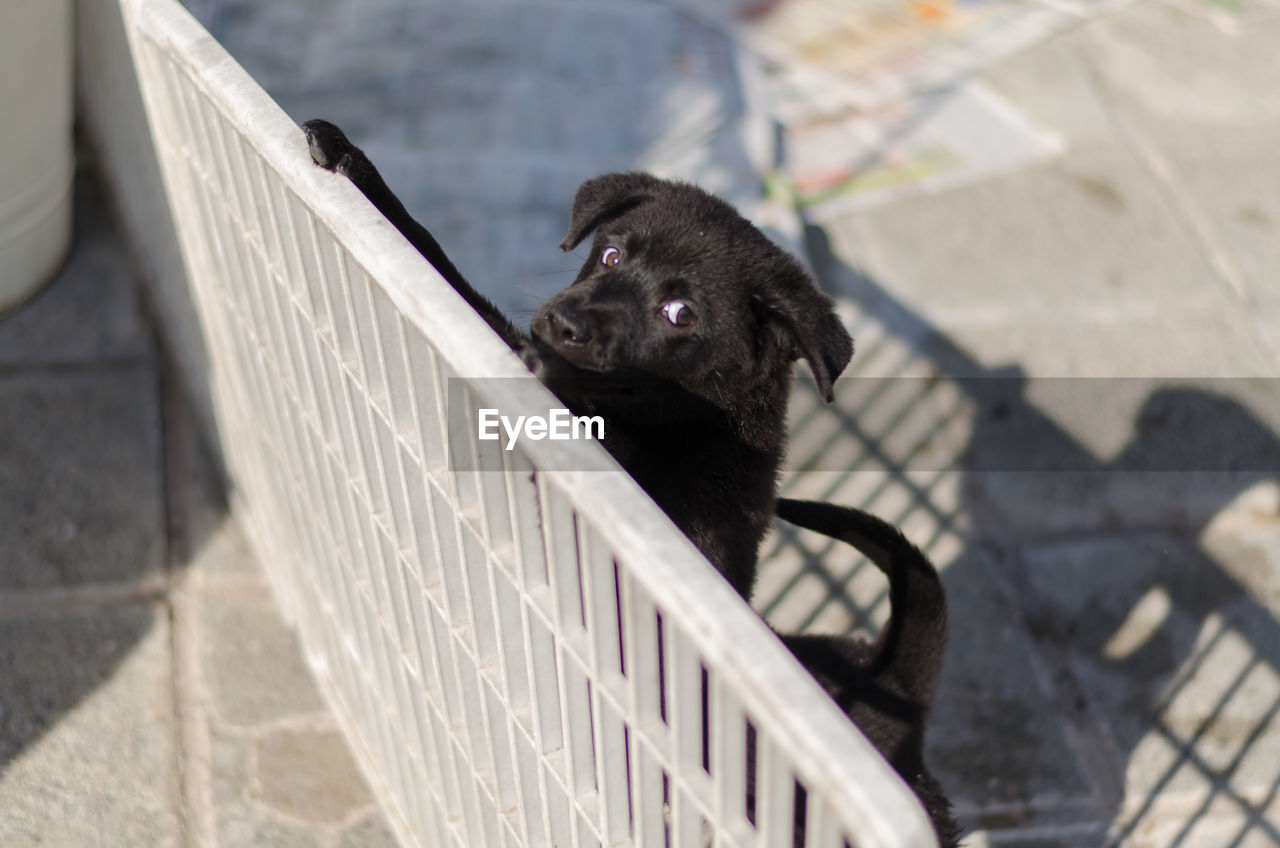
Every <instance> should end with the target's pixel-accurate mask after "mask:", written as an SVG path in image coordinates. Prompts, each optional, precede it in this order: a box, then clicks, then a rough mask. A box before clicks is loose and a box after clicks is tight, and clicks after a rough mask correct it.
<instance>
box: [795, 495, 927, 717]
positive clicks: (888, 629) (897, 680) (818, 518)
mask: <svg viewBox="0 0 1280 848" xmlns="http://www.w3.org/2000/svg"><path fill="white" fill-rule="evenodd" d="M776 511H777V514H778V517H779V518H781V519H783V520H784V521H788V522H790V523H791V524H794V525H796V526H797V527H804V528H806V529H808V530H813V531H816V532H818V533H821V534H823V535H824V536H830V537H831V538H833V539H837V540H839V541H841V542H844V543H845V544H848V545H852V546H853V547H854V548H856V549H857V550H858V551H860V552H861V553H862V554H863V555H865V556H866V557H867V558H868V559H870V560H871V561H872V562H873V563H875V565H876V567H877V568H879V569H880V570H881V571H883V572H884V574H885V576H886V577H887V578H889V604H890V613H889V623H888V624H887V625H886V626H885V628H884V630H883V631H882V632H881V634H880V637H879V639H877V641H876V645H875V654H874V656H873V658H872V660H871V665H870V667H869V668H868V671H870V672H871V673H872V674H873V676H874V677H876V678H877V679H880V680H887V681H892V682H893V684H894V688H895V689H897V691H899V692H900V693H902V694H903V695H905V696H907V697H908V698H911V699H912V700H915V701H917V702H918V703H920V704H928V703H929V702H930V701H932V700H933V691H934V687H935V685H936V683H937V680H938V674H939V673H940V672H941V670H942V657H943V654H944V653H945V650H946V645H947V598H946V593H945V591H944V590H943V588H942V581H940V580H939V579H938V572H937V570H936V569H934V567H933V564H932V563H931V562H929V559H928V558H927V557H926V556H925V555H924V554H923V553H921V551H920V549H919V548H917V547H916V546H915V545H913V544H911V542H909V541H907V538H906V537H905V536H903V535H902V533H901V532H899V531H898V529H897V528H896V527H893V526H892V525H890V524H888V523H887V522H885V521H882V520H880V519H879V518H876V517H875V516H874V515H871V514H870V513H866V512H863V511H862V510H859V509H854V508H852V507H844V506H836V505H834V504H827V503H819V502H816V501H797V500H790V499H788V498H779V499H778V502H777V508H776Z"/></svg>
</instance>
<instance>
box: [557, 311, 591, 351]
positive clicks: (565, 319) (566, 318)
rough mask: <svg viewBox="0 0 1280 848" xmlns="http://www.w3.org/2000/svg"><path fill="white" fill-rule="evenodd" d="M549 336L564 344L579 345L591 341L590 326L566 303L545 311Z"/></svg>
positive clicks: (579, 313) (584, 317)
mask: <svg viewBox="0 0 1280 848" xmlns="http://www.w3.org/2000/svg"><path fill="white" fill-rule="evenodd" d="M547 324H548V329H549V330H550V331H551V332H550V333H549V335H550V336H551V337H552V338H553V339H554V340H556V341H558V342H563V343H564V344H571V345H580V344H586V343H587V342H589V341H591V325H590V324H588V323H587V316H585V315H583V314H582V313H581V312H579V311H578V310H577V309H575V308H574V307H573V306H571V305H570V304H567V303H557V304H555V306H553V307H552V308H551V309H549V310H547Z"/></svg>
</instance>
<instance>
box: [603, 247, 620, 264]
mask: <svg viewBox="0 0 1280 848" xmlns="http://www.w3.org/2000/svg"><path fill="white" fill-rule="evenodd" d="M621 261H622V251H621V250H618V248H616V247H606V248H605V249H604V252H603V253H601V254H600V264H601V265H608V266H610V267H612V266H614V265H617V264H618V263H619V262H621Z"/></svg>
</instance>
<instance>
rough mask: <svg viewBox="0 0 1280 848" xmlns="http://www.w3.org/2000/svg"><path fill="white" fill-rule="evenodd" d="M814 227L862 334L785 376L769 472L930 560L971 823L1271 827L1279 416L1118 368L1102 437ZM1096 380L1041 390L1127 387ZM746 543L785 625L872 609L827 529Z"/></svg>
mask: <svg viewBox="0 0 1280 848" xmlns="http://www.w3.org/2000/svg"><path fill="white" fill-rule="evenodd" d="M809 238H810V242H811V243H810V251H811V254H812V256H813V259H814V261H815V264H816V265H817V266H818V269H819V275H820V276H821V277H823V281H824V285H825V286H826V287H827V288H828V290H829V291H833V292H835V293H837V294H839V295H845V296H851V297H852V299H853V300H854V302H855V303H856V305H857V307H858V309H859V310H860V317H859V318H858V320H857V321H856V322H855V326H854V335H855V338H859V337H860V331H861V336H862V338H861V339H860V341H864V344H862V345H860V347H859V353H858V355H857V356H855V359H854V362H853V364H852V366H851V368H850V370H849V372H847V374H846V379H845V380H844V381H842V385H841V389H840V391H839V392H838V394H839V395H843V396H844V399H843V400H839V401H838V402H837V404H836V405H835V406H833V407H826V406H824V405H823V404H821V403H820V402H819V401H818V400H817V397H816V393H815V392H814V391H813V389H812V387H811V386H810V385H809V384H808V383H801V384H800V385H799V387H798V389H797V398H796V401H795V404H794V406H793V421H792V427H793V436H792V445H793V448H792V454H791V457H790V460H789V468H790V469H792V470H793V471H794V472H795V473H794V474H793V475H792V476H791V477H790V478H789V479H788V480H787V481H786V483H785V485H784V494H787V495H790V496H798V497H816V498H820V499H826V500H831V501H835V502H840V503H845V504H850V505H854V506H859V507H862V508H866V509H869V510H871V511H872V512H875V513H877V514H879V515H881V516H882V517H884V518H886V519H888V520H890V521H892V522H894V523H896V524H898V525H900V526H902V527H903V528H904V530H905V532H907V534H908V536H909V537H911V538H912V540H913V541H914V542H916V543H917V544H918V545H920V547H922V548H923V549H924V550H926V552H928V553H929V554H930V555H931V557H933V558H934V559H935V561H936V562H937V563H938V564H939V566H940V567H942V568H943V570H944V582H945V583H946V586H947V589H948V593H949V598H950V602H951V630H952V635H951V642H950V646H949V653H948V660H947V670H946V673H945V675H944V679H943V683H942V687H941V691H940V694H939V696H938V700H937V703H936V705H935V708H934V713H933V718H932V726H931V730H930V733H931V738H930V756H931V760H932V762H933V765H934V767H935V769H936V771H937V773H938V774H939V776H940V778H941V779H942V781H943V783H944V786H946V788H947V789H948V791H949V792H950V794H951V795H952V797H953V800H954V801H956V803H957V806H958V808H959V811H960V812H961V814H962V817H963V819H964V820H965V823H966V824H967V825H968V827H969V828H972V829H990V830H993V831H994V830H1004V829H1015V830H1016V829H1019V828H1028V829H1030V828H1035V829H1037V831H1038V833H1037V838H1039V839H1042V840H1046V841H1045V842H1043V843H1042V842H1037V844H1055V845H1057V844H1062V845H1075V844H1081V845H1098V844H1109V845H1121V844H1131V843H1132V844H1160V845H1168V846H1182V847H1183V848H1191V846H1196V845H1204V844H1229V845H1244V844H1274V843H1275V842H1277V841H1280V822H1278V821H1277V819H1276V813H1275V811H1274V809H1271V810H1270V812H1269V813H1268V808H1269V807H1272V802H1273V801H1274V800H1275V797H1276V795H1277V792H1278V791H1280V760H1277V758H1276V756H1275V753H1274V752H1275V750H1276V745H1277V742H1280V723H1278V722H1277V721H1276V716H1277V714H1278V713H1280V622H1278V621H1277V613H1278V611H1280V604H1278V603H1277V592H1276V590H1275V586H1276V582H1277V575H1276V574H1275V573H1274V572H1275V570H1276V567H1277V560H1276V559H1275V557H1274V556H1272V557H1271V558H1270V559H1268V556H1267V554H1266V550H1267V545H1268V544H1271V545H1274V544H1275V540H1276V539H1278V538H1280V534H1277V532H1276V529H1275V526H1276V525H1275V520H1274V519H1275V506H1274V503H1272V501H1273V500H1274V495H1273V494H1272V495H1269V497H1270V498H1271V500H1268V499H1267V498H1268V490H1267V489H1266V487H1267V486H1268V485H1273V484H1274V482H1275V481H1276V480H1277V478H1278V477H1280V474H1278V472H1280V438H1278V437H1277V435H1276V433H1275V432H1274V431H1273V429H1271V427H1269V426H1268V425H1267V424H1266V423H1265V422H1264V421H1263V420H1261V418H1260V417H1259V416H1258V415H1256V414H1255V411H1254V410H1253V409H1251V406H1249V405H1245V404H1244V403H1242V402H1241V401H1240V400H1238V399H1237V397H1236V396H1237V395H1239V394H1241V393H1240V392H1238V391H1235V390H1236V389H1239V388H1241V386H1240V385H1235V384H1233V383H1232V381H1225V382H1224V383H1223V384H1222V385H1221V389H1222V390H1221V391H1219V390H1217V389H1216V388H1215V386H1214V385H1213V384H1207V385H1205V384H1197V385H1194V386H1187V385H1183V384H1182V382H1181V381H1169V380H1166V381H1152V382H1151V384H1150V385H1148V386H1137V387H1136V388H1137V389H1140V390H1141V391H1142V392H1144V393H1145V396H1144V397H1140V398H1138V402H1137V403H1130V404H1129V408H1130V409H1134V408H1136V412H1134V413H1131V415H1132V420H1123V421H1117V422H1116V423H1117V424H1118V425H1121V426H1123V427H1126V428H1128V429H1129V430H1131V434H1130V436H1129V437H1128V440H1127V443H1126V444H1124V447H1123V448H1122V449H1121V450H1119V451H1118V452H1117V453H1114V454H1111V455H1108V456H1106V457H1101V456H1098V455H1096V452H1095V451H1094V450H1092V449H1091V448H1090V447H1089V446H1087V445H1086V444H1084V443H1083V442H1082V441H1080V440H1079V439H1078V438H1076V436H1074V435H1073V434H1072V432H1069V431H1068V430H1067V429H1066V428H1064V427H1063V426H1062V425H1060V424H1059V423H1057V422H1056V421H1055V420H1054V419H1053V418H1051V417H1050V416H1049V415H1048V414H1046V413H1045V412H1043V411H1042V410H1041V409H1040V408H1039V407H1038V406H1037V405H1036V404H1035V403H1033V402H1032V401H1031V400H1030V399H1029V398H1028V396H1027V383H1026V381H1025V380H1023V379H1021V377H1020V375H1019V374H1018V372H1017V371H1016V370H1013V371H1005V370H1001V371H992V370H989V369H985V368H983V367H982V366H981V365H980V364H978V363H977V362H975V361H974V360H973V359H972V358H971V357H969V356H968V355H966V353H965V352H964V351H963V350H962V349H960V348H959V347H958V346H957V345H955V344H954V343H952V342H951V341H950V340H948V339H947V338H945V337H944V336H942V335H940V334H939V333H937V332H934V331H933V330H932V328H930V327H929V326H928V325H927V323H926V322H925V321H923V320H922V319H921V318H919V317H918V316H917V315H915V314H913V313H912V312H911V311H910V310H909V309H908V308H907V307H905V306H904V305H903V304H901V303H900V302H898V301H896V300H894V299H893V298H892V296H891V295H890V294H888V293H887V292H886V291H885V290H884V289H883V288H881V287H880V286H878V285H877V284H876V283H875V282H874V281H873V280H870V279H868V278H866V277H865V276H863V275H861V274H859V273H858V272H857V271H854V270H853V269H850V268H848V267H845V266H843V265H839V264H837V260H835V259H834V258H833V257H832V255H831V253H830V251H829V249H828V248H827V245H826V244H825V241H824V237H823V236H822V234H821V233H820V232H817V231H815V232H811V233H810V234H809ZM864 363H866V364H864ZM872 363H874V364H872ZM872 371H874V373H876V374H877V377H876V378H875V379H874V380H873V379H860V378H863V377H864V376H865V375H866V374H868V373H870V372H872ZM1237 382H1238V383H1242V382H1243V381H1237ZM1095 383H1096V384H1095V385H1092V386H1089V385H1087V384H1085V383H1078V384H1065V383H1064V385H1063V386H1062V387H1061V388H1062V391H1065V392H1086V393H1087V392H1093V393H1094V394H1098V393H1101V394H1103V395H1105V394H1107V393H1108V392H1111V393H1119V394H1123V393H1128V394H1130V395H1132V393H1133V392H1134V391H1135V386H1134V385H1133V384H1131V383H1124V381H1116V385H1115V386H1108V385H1107V384H1106V383H1104V382H1101V381H1095ZM1244 388H1247V387H1244ZM1254 388H1259V386H1257V385H1255V386H1254ZM1261 388H1263V389H1267V390H1272V389H1273V388H1274V386H1273V385H1271V386H1261ZM1228 392H1230V394H1228ZM1244 394H1246V395H1247V394H1248V392H1244ZM1264 394H1265V392H1264ZM1271 403H1274V400H1272V401H1271ZM1122 407H1124V404H1119V405H1118V407H1117V408H1122ZM1100 414H1104V415H1105V414H1106V413H1105V412H1103V413H1100ZM839 469H844V470H839ZM1268 525H1269V528H1268ZM1268 534H1270V535H1268ZM764 556H765V558H766V563H765V565H764V567H763V569H762V578H761V583H760V587H759V589H758V591H757V594H756V606H757V607H758V608H759V609H760V610H761V611H762V612H763V613H764V614H765V615H766V617H768V618H769V619H770V621H771V622H772V623H773V624H774V625H775V626H776V627H778V628H779V629H780V630H785V631H794V630H812V631H822V632H833V631H834V632H840V631H849V632H851V631H857V630H864V629H867V628H871V629H874V628H875V627H877V626H879V625H880V624H881V623H883V621H884V619H885V617H886V616H887V613H888V610H887V596H886V594H885V586H884V582H883V580H882V579H881V578H880V577H879V575H878V574H876V573H874V572H875V569H874V568H873V567H872V566H870V564H869V563H866V562H865V561H861V560H859V559H858V558H857V557H856V555H854V554H853V553H852V552H848V551H840V550H838V549H836V547H834V546H832V545H831V543H830V542H829V541H828V540H826V539H823V538H821V537H818V536H816V535H813V534H809V533H805V532H797V531H795V530H794V529H790V528H786V527H779V530H778V532H777V533H776V535H775V536H774V537H773V540H772V542H771V544H769V545H768V546H767V547H766V550H765V551H764ZM1046 837H1047V839H1046Z"/></svg>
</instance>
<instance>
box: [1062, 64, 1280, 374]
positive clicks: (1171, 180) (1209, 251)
mask: <svg viewBox="0 0 1280 848" xmlns="http://www.w3.org/2000/svg"><path fill="white" fill-rule="evenodd" d="M1059 43H1060V44H1061V49H1062V55H1063V57H1064V58H1065V59H1066V60H1067V62H1068V63H1069V64H1070V65H1071V67H1072V68H1073V69H1074V70H1075V71H1076V73H1077V74H1078V75H1079V76H1080V79H1081V80H1082V81H1083V82H1084V84H1085V85H1086V86H1087V87H1088V88H1089V90H1090V91H1091V92H1092V93H1093V96H1094V98H1095V100H1096V101H1097V102H1098V104H1099V106H1100V108H1101V109H1102V110H1103V112H1104V113H1105V114H1106V116H1107V120H1108V122H1109V123H1110V124H1111V125H1112V126H1113V127H1114V128H1115V130H1116V133H1117V134H1118V135H1119V136H1120V138H1121V140H1122V141H1123V142H1124V144H1125V146H1126V147H1128V148H1129V150H1130V151H1131V152H1132V153H1133V154H1134V155H1135V156H1136V157H1137V159H1138V161H1139V162H1140V163H1141V164H1142V166H1143V168H1144V169H1145V170H1146V171H1147V174H1148V175H1149V176H1150V177H1151V179H1152V182H1153V183H1154V184H1155V186H1156V189H1157V191H1159V192H1160V194H1162V195H1163V196H1164V199H1165V201H1166V202H1167V203H1168V204H1169V207H1170V211H1171V212H1173V214H1174V217H1175V218H1176V219H1177V220H1178V221H1179V222H1180V223H1181V224H1182V225H1183V226H1184V227H1185V228H1186V229H1187V230H1188V231H1189V232H1190V234H1191V236H1192V238H1193V239H1195V241H1196V243H1197V244H1199V246H1200V249H1201V251H1202V253H1203V257H1204V259H1205V260H1206V261H1207V262H1208V264H1209V267H1210V268H1212V269H1213V271H1214V274H1213V277H1214V280H1215V282H1216V283H1217V284H1218V287H1219V288H1220V289H1221V290H1222V292H1223V293H1224V294H1225V295H1226V296H1227V299H1228V300H1229V301H1230V302H1231V303H1233V304H1234V305H1236V306H1237V307H1241V308H1242V309H1243V313H1242V317H1243V318H1244V320H1245V324H1246V325H1247V326H1248V328H1249V338H1250V341H1252V342H1253V344H1254V346H1255V347H1256V348H1257V350H1258V352H1259V353H1260V354H1262V355H1263V356H1265V357H1268V358H1269V359H1270V360H1271V361H1280V343H1277V342H1275V341H1273V340H1272V339H1271V337H1270V335H1269V334H1268V333H1267V332H1266V331H1265V329H1264V328H1263V327H1262V326H1261V319H1260V318H1259V317H1258V312H1257V309H1256V307H1257V303H1256V298H1254V297H1253V295H1252V294H1251V293H1250V291H1249V288H1248V286H1247V285H1246V284H1245V280H1244V274H1243V272H1242V271H1241V270H1240V268H1239V267H1238V266H1237V265H1236V263H1235V262H1234V261H1233V260H1232V259H1231V255H1230V251H1229V250H1228V249H1227V248H1226V247H1225V246H1224V244H1223V242H1222V240H1221V238H1220V237H1219V235H1218V232H1217V230H1216V229H1215V228H1214V225H1213V223H1212V222H1211V221H1210V219H1209V216H1208V215H1206V214H1205V212H1204V210H1203V209H1201V208H1200V204H1199V203H1198V202H1197V201H1196V199H1195V196H1194V195H1193V194H1192V192H1190V191H1189V190H1188V189H1187V188H1186V186H1184V185H1183V184H1182V181H1181V180H1180V179H1179V178H1178V175H1177V169H1176V168H1175V167H1174V165H1173V164H1172V163H1171V162H1170V161H1169V160H1168V159H1167V158H1166V157H1165V156H1164V155H1163V154H1162V153H1161V152H1160V150H1159V148H1158V147H1157V146H1156V145H1155V143H1154V142H1152V140H1151V139H1150V138H1149V137H1148V135H1147V134H1146V133H1145V132H1144V131H1143V130H1142V129H1141V128H1140V127H1139V126H1138V125H1137V124H1136V123H1135V122H1134V121H1132V120H1131V119H1129V118H1127V117H1125V115H1124V114H1123V113H1122V112H1121V111H1120V109H1119V108H1117V106H1116V104H1115V101H1114V99H1113V98H1112V96H1111V95H1110V93H1109V92H1108V90H1107V87H1106V86H1105V85H1104V84H1103V82H1102V80H1101V79H1100V78H1099V76H1098V72H1097V69H1095V68H1094V67H1093V65H1092V64H1091V63H1089V62H1087V61H1085V59H1084V57H1082V56H1081V55H1080V53H1079V51H1078V49H1077V48H1075V47H1074V46H1072V45H1069V44H1064V43H1062V42H1059Z"/></svg>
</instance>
